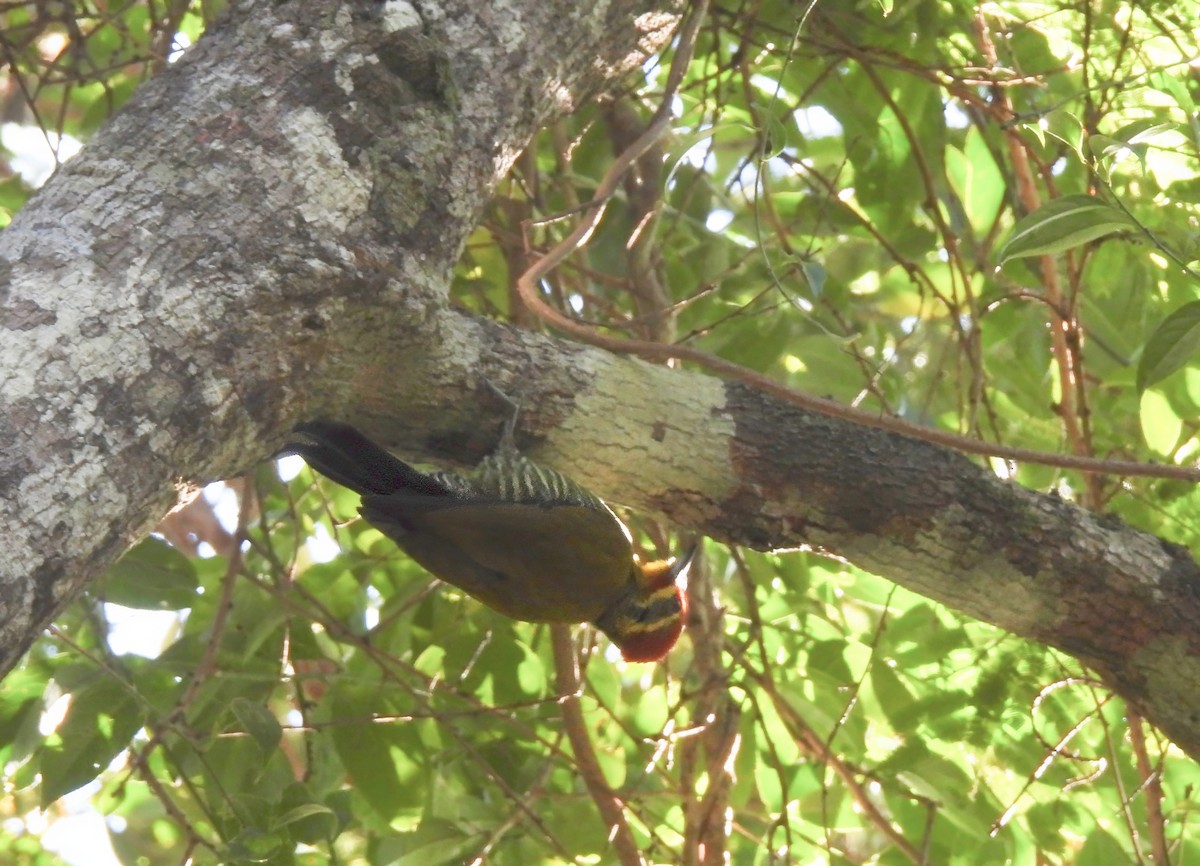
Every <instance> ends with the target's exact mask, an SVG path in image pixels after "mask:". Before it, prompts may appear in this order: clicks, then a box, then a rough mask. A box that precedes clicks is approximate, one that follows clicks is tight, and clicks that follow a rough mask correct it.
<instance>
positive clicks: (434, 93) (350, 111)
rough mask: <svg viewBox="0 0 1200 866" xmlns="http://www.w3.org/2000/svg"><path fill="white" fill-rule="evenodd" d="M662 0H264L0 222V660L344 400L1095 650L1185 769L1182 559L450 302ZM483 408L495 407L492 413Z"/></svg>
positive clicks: (1191, 632)
mask: <svg viewBox="0 0 1200 866" xmlns="http://www.w3.org/2000/svg"><path fill="white" fill-rule="evenodd" d="M677 14H678V8H677V5H672V4H670V3H666V2H659V3H651V2H650V0H628V2H614V3H610V4H607V5H605V4H598V5H596V7H595V8H590V7H587V6H586V5H579V4H574V3H566V2H558V3H555V2H547V0H509V2H507V3H491V4H481V3H477V2H470V0H445V2H441V3H434V2H416V3H409V2H404V0H399V2H397V0H390V2H386V3H380V2H375V0H370V2H368V0H360V2H351V3H346V2H338V0H305V2H286V3H278V2H267V0H258V2H246V3H243V4H241V5H240V6H239V7H238V8H237V9H236V10H235V12H234V13H233V14H232V15H231V16H230V17H229V19H228V20H227V21H225V22H224V23H223V24H221V25H219V26H217V27H215V28H213V29H212V30H211V31H210V32H209V33H208V34H206V35H205V37H204V38H203V40H201V42H200V43H199V44H198V45H197V46H196V47H195V48H194V49H192V50H191V51H190V52H189V53H188V54H187V55H186V56H185V58H184V59H183V60H182V61H180V62H179V63H178V64H176V65H175V66H174V67H172V68H171V69H170V70H168V71H167V72H166V73H164V74H163V75H161V76H159V77H158V78H156V79H154V80H153V81H151V82H150V83H148V84H147V85H146V86H145V87H144V88H143V89H142V90H141V91H139V93H138V94H137V96H136V97H135V99H134V101H133V102H132V103H131V104H130V105H129V106H127V107H126V108H125V109H124V110H123V111H122V112H121V113H120V115H119V116H118V117H116V118H115V119H114V120H113V121H112V122H111V123H110V124H109V125H108V126H107V127H106V128H105V129H104V130H103V131H102V132H101V133H99V134H98V135H97V136H96V137H95V138H94V139H93V141H92V142H91V143H90V144H89V145H88V147H87V148H86V149H85V151H84V152H83V154H81V155H80V156H79V157H78V158H76V159H75V160H74V161H72V162H71V163H70V164H69V165H68V166H66V167H65V168H64V169H63V170H61V171H60V172H59V173H58V174H57V175H56V176H55V177H54V178H53V179H52V180H51V182H50V183H49V184H48V185H47V187H46V188H45V189H44V190H42V191H41V192H40V193H39V194H38V195H37V196H36V197H35V198H34V200H32V201H31V202H30V203H29V204H28V205H27V207H26V208H25V209H24V210H23V211H22V212H21V213H20V214H19V215H18V217H17V219H16V220H15V221H14V223H13V224H12V225H11V226H10V227H9V228H7V229H5V230H4V232H3V234H2V235H0V271H2V274H0V277H2V278H0V302H2V304H3V306H2V308H0V331H2V332H3V340H0V382H2V386H0V508H2V509H3V520H4V525H5V527H6V529H7V532H6V542H7V544H6V550H5V554H6V555H5V557H4V558H3V561H2V562H0V671H7V670H9V669H10V668H11V667H12V666H13V665H14V664H15V663H16V661H17V660H18V659H19V658H20V655H21V654H22V653H23V652H24V651H25V650H26V649H27V648H28V647H29V645H30V643H31V642H32V640H33V639H34V637H35V636H36V635H37V634H38V633H39V631H40V630H41V629H42V628H44V627H45V626H46V625H47V624H48V623H49V622H50V621H51V619H52V618H53V617H54V615H55V614H56V613H57V612H58V611H59V610H61V609H62V607H63V605H65V604H66V603H67V602H68V601H70V600H71V599H72V598H73V597H75V596H76V595H77V594H78V593H79V591H80V590H81V589H82V588H83V587H85V586H86V585H87V584H88V582H89V581H91V580H92V579H93V578H95V577H96V576H97V575H98V574H100V573H101V572H103V571H104V569H105V568H106V567H107V566H108V565H109V564H111V563H112V562H113V560H115V559H116V558H117V557H118V556H119V555H120V554H121V553H122V551H124V550H125V548H126V547H127V546H128V545H129V544H130V543H131V542H132V541H133V540H135V539H137V538H138V537H140V536H141V535H143V534H144V533H145V532H146V531H147V530H148V529H150V528H151V527H152V526H153V525H154V524H155V523H156V522H157V521H158V520H160V519H161V517H162V516H163V514H164V513H165V512H166V511H167V510H169V509H170V508H171V507H172V506H173V505H175V504H176V503H177V502H178V501H179V500H180V498H181V495H182V493H183V492H184V491H185V490H187V489H188V488H190V487H193V486H194V485H195V484H197V483H200V482H204V481H208V480H211V479H216V478H222V477H229V476H232V475H235V474H237V473H239V472H241V471H244V470H246V469H247V468H249V467H251V466H252V465H253V464H254V463H256V462H257V461H260V460H262V459H264V458H265V457H266V456H268V455H269V454H270V453H272V451H273V450H274V449H275V447H276V446H277V445H278V444H279V443H280V442H281V441H282V439H283V437H284V436H285V435H286V433H287V431H288V430H289V429H290V428H291V427H292V426H293V425H294V424H295V423H296V422H297V421H299V420H301V419H303V418H307V417H314V416H331V417H343V418H347V419H349V420H351V421H353V422H355V423H357V424H360V425H361V426H363V427H364V428H365V429H366V430H367V431H368V432H369V433H371V434H372V435H374V436H376V437H378V438H380V439H381V440H383V441H384V442H387V443H388V444H390V445H392V446H395V447H396V448H397V450H398V451H401V452H403V453H406V454H408V455H409V456H411V457H415V458H418V459H422V460H432V461H441V462H446V463H457V464H471V463H473V462H475V460H477V459H478V457H479V456H481V455H482V454H483V453H485V452H486V451H488V450H489V449H490V448H491V447H492V446H493V445H494V443H495V441H496V434H497V431H498V429H499V427H500V424H501V423H502V420H503V417H504V415H505V409H504V407H503V406H500V405H498V404H496V403H495V401H492V400H490V399H489V397H488V396H487V395H488V393H489V392H488V390H487V389H486V388H485V387H484V386H483V382H484V380H485V379H486V380H490V381H492V382H494V383H496V384H497V385H499V386H500V387H502V388H504V389H506V390H508V391H509V392H511V393H519V394H520V396H521V399H522V403H523V406H524V407H525V411H524V412H523V415H522V431H521V437H520V439H519V444H520V445H522V447H523V448H525V449H526V450H529V451H530V452H531V453H532V454H534V455H535V456H537V457H538V458H539V459H541V460H544V461H546V462H547V463H550V464H552V465H555V466H557V467H559V468H561V469H563V470H564V471H566V472H568V473H569V474H571V475H573V476H575V477H577V478H579V479H580V480H581V481H583V482H585V483H586V484H587V485H588V486H589V487H591V488H592V489H595V490H596V491H597V492H598V493H600V494H601V495H604V496H605V497H606V498H610V499H613V500H615V501H618V502H621V503H624V504H627V505H631V506H634V507H637V508H641V509H646V510H651V511H656V512H659V513H661V514H664V515H666V516H667V517H669V518H671V519H672V520H674V521H675V522H676V523H678V524H679V525H681V526H686V527H689V528H692V529H695V530H696V531H698V532H702V533H705V534H708V535H710V536H712V537H714V538H717V539H719V540H721V541H727V542H732V543H738V544H744V545H749V546H752V547H756V548H773V547H774V548H778V547H790V546H798V545H810V546H813V547H815V548H818V549H821V550H825V551H829V552H831V553H835V554H837V555H841V556H844V557H846V558H847V559H849V560H851V561H853V562H855V563H856V564H858V565H860V566H862V567H864V568H866V569H868V570H870V571H873V572H876V573H878V574H881V575H884V576H886V577H889V578H892V579H894V580H896V581H897V582H898V583H901V584H903V585H905V586H907V587H909V588H911V589H914V590H915V591H917V592H920V593H923V594H925V595H927V596H929V597H931V598H935V599H938V600H940V601H943V602H945V603H947V604H949V605H951V606H953V607H956V608H958V609H959V610H962V611H964V612H966V613H969V614H971V615H974V616H977V617H979V618H981V619H984V620H987V621H990V622H993V623H996V624H998V625H1001V626H1003V627H1005V628H1008V629H1011V630H1012V631H1014V632H1016V633H1018V634H1021V635H1023V636H1026V637H1029V638H1032V639H1035V640H1039V641H1042V642H1045V643H1047V644H1051V645H1053V646H1058V647H1061V648H1063V649H1064V650H1066V651H1068V652H1070V653H1072V654H1074V655H1076V656H1077V657H1078V658H1080V659H1081V660H1082V661H1084V662H1086V663H1087V664H1089V665H1092V666H1094V667H1095V668H1096V669H1097V670H1098V671H1100V673H1101V674H1102V675H1103V676H1105V677H1106V678H1107V679H1108V680H1109V681H1110V682H1111V683H1112V684H1113V685H1114V686H1115V687H1116V688H1117V689H1118V690H1119V691H1120V692H1121V693H1122V694H1123V695H1125V696H1126V697H1127V698H1129V699H1130V700H1132V701H1133V702H1134V704H1135V705H1136V706H1138V707H1139V708H1140V709H1141V710H1142V711H1143V713H1144V714H1145V715H1146V716H1147V717H1148V718H1150V719H1151V720H1152V721H1154V722H1156V723H1157V724H1158V725H1160V726H1161V727H1162V728H1163V729H1164V730H1165V731H1166V732H1167V733H1168V734H1169V735H1170V736H1171V737H1172V738H1173V739H1174V740H1175V741H1176V742H1178V743H1179V744H1180V745H1181V746H1182V747H1183V748H1185V749H1187V750H1188V751H1189V752H1190V753H1191V754H1192V755H1193V756H1197V757H1200V691H1198V690H1196V689H1195V688H1194V687H1193V684H1194V683H1195V682H1196V681H1197V680H1198V679H1200V661H1198V660H1197V653H1198V652H1200V569H1197V566H1196V563H1195V561H1194V560H1193V559H1192V557H1191V556H1190V555H1188V554H1187V552H1186V551H1183V550H1182V549H1180V548H1177V547H1174V546H1172V545H1170V544H1168V543H1166V542H1163V541H1161V540H1159V539H1157V538H1154V537H1152V536H1149V535H1146V534H1144V533H1140V532H1137V531H1134V530H1132V529H1130V528H1128V527H1126V526H1124V525H1122V524H1120V523H1119V522H1117V521H1113V520H1110V519H1108V518H1104V517H1100V516H1096V515H1092V514H1088V513H1086V512H1083V511H1081V510H1079V509H1077V508H1074V507H1073V506H1071V505H1068V504H1066V503H1063V502H1061V501H1059V500H1058V499H1055V498H1053V497H1048V496H1043V495H1039V494H1036V493H1033V492H1030V491H1027V490H1023V489H1020V488H1017V487H1014V486H1012V485H1009V484H1006V483H1004V482H1002V481H1000V480H998V479H996V478H995V477H994V476H993V475H992V474H990V473H989V472H987V471H985V470H983V469H981V468H979V467H978V466H976V465H974V464H972V463H970V462H969V461H967V460H966V459H964V458H961V457H959V456H957V455H954V454H951V453H949V452H946V451H945V450H943V449H940V448H937V447H934V446H931V445H927V444H925V443H922V442H917V441H913V440H909V439H906V438H904V437H900V436H897V435H894V434H889V433H883V432H880V431H877V430H870V429H864V428H859V427H856V426H854V425H851V424H848V423H846V422H842V421H836V420H833V419H828V418H824V417H821V416H819V415H814V414H812V413H809V412H805V411H802V410H800V409H797V408H793V407H790V406H788V405H785V404H782V403H780V402H779V401H778V400H777V399H775V398H772V397H769V396H766V395H763V394H760V393H757V392H755V391H753V390H751V389H749V388H748V387H746V386H742V385H736V384H728V383H723V382H721V381H719V380H715V379H712V378H709V377H704V376H699V375H696V374H692V373H681V372H676V371H671V370H668V369H665V368H662V367H655V366H652V365H648V364H645V363H642V362H639V361H634V360H630V359H626V358H620V357H615V356H613V355H611V354H608V353H605V352H601V351H598V350H595V349H592V348H586V347H581V346H579V345H576V344H572V343H568V342H565V341H562V340H557V339H554V338H551V337H547V336H543V335H539V334H534V333H530V332H528V331H522V330H518V329H515V328H512V327H508V326H504V325H501V324H497V323H495V322H491V321H488V320H482V319H479V318H474V317H471V316H468V315H465V314H463V313H461V312H458V311H455V310H452V309H451V308H450V307H449V306H448V305H447V303H446V296H447V286H448V282H449V273H450V269H451V267H452V266H453V264H454V262H455V261H456V259H457V258H458V255H459V253H460V251H461V248H462V244H463V241H464V238H465V237H466V236H467V234H468V232H469V231H470V230H471V228H472V227H473V226H474V223H475V221H476V219H477V218H478V215H479V213H480V210H481V208H482V206H483V204H484V202H485V201H486V200H487V198H488V196H489V194H490V191H491V189H492V187H493V185H494V183H495V182H496V180H497V179H498V178H499V177H501V176H502V175H503V174H504V172H505V171H506V170H507V168H508V166H509V165H510V163H511V162H512V160H513V159H514V157H515V156H516V154H518V153H519V152H520V150H521V149H522V147H523V146H524V145H525V143H526V142H527V140H528V138H529V136H530V135H531V134H532V133H533V132H534V130H536V129H537V127H538V126H539V125H541V124H544V123H546V122H547V121H549V120H551V119H553V118H554V117H556V116H560V115H562V114H564V113H566V112H570V111H572V110H574V109H575V108H576V107H577V106H579V105H580V104H582V103H584V102H586V101H587V100H589V99H591V98H593V97H594V96H595V95H596V94H597V93H599V92H600V91H601V90H603V89H604V88H605V87H607V86H610V85H611V84H613V83H614V82H616V81H618V80H619V79H620V78H621V77H622V76H623V75H625V74H626V73H628V72H630V71H632V70H635V69H636V68H638V66H639V65H640V64H641V63H642V62H643V60H644V59H645V57H646V56H647V55H648V54H649V53H651V52H653V51H654V50H657V49H658V48H660V47H661V46H662V45H663V44H664V43H665V41H666V39H667V38H668V36H669V34H670V32H671V31H672V29H673V28H674V26H675V24H676V22H677ZM481 418H482V422H481V420H480V419H481Z"/></svg>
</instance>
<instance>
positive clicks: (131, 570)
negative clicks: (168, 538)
mask: <svg viewBox="0 0 1200 866" xmlns="http://www.w3.org/2000/svg"><path fill="white" fill-rule="evenodd" d="M197 585H198V580H197V578H196V569H195V568H193V567H192V563H191V561H190V560H189V559H188V558H187V557H186V556H184V555H183V554H182V553H180V552H179V551H178V550H176V549H175V548H173V547H171V545H169V544H167V543H166V542H165V541H162V540H160V539H157V538H153V537H151V538H146V539H144V540H143V541H142V542H141V543H140V544H138V545H137V546H135V547H134V548H133V549H132V550H130V551H129V552H128V553H126V554H125V555H124V556H122V557H121V558H120V559H119V560H117V562H116V563H115V564H114V565H113V566H112V567H111V568H110V569H109V570H108V572H107V573H106V574H105V576H104V583H103V584H102V590H101V591H102V592H103V594H104V598H105V600H106V601H111V602H114V603H115V604H121V605H124V606H125V607H133V608H140V609H143V610H180V609H182V608H187V607H191V606H192V604H193V603H194V602H195V600H196V587H197Z"/></svg>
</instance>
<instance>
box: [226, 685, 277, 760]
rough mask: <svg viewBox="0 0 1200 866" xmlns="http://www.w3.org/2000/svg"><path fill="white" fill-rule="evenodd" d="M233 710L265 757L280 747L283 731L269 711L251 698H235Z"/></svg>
mask: <svg viewBox="0 0 1200 866" xmlns="http://www.w3.org/2000/svg"><path fill="white" fill-rule="evenodd" d="M231 709H232V710H233V714H234V715H235V716H236V717H237V720H238V722H239V723H240V724H241V726H242V729H243V730H245V731H246V733H248V734H249V735H250V736H251V737H253V738H254V742H256V743H258V747H259V748H260V749H262V751H263V754H264V755H267V754H270V753H271V752H273V751H275V749H276V748H278V747H279V741H280V739H281V738H282V737H283V729H282V728H280V727H279V720H278V719H276V718H275V716H274V714H273V713H272V712H271V711H270V710H269V709H267V708H266V707H265V706H263V705H262V704H260V703H258V702H257V701H252V700H250V699H249V698H234V699H233V705H232V707H231Z"/></svg>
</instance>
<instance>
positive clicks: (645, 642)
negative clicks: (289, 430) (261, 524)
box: [280, 411, 695, 662]
mask: <svg viewBox="0 0 1200 866" xmlns="http://www.w3.org/2000/svg"><path fill="white" fill-rule="evenodd" d="M515 421H516V413H515V411H514V413H513V415H512V417H511V418H510V419H509V421H508V423H507V424H506V425H505V429H504V433H503V435H502V437H501V440H500V445H499V447H498V448H497V449H496V451H495V452H494V453H493V454H491V455H490V456H488V457H485V458H484V459H483V461H482V462H480V464H479V465H478V466H477V467H476V468H475V470H474V471H473V472H472V473H471V474H469V475H459V474H456V473H453V472H430V473H423V472H420V471H418V470H416V469H414V468H413V467H411V466H409V465H408V464H407V463H404V462H403V461H401V460H399V459H397V458H396V457H394V456H392V455H391V454H389V453H388V452H387V451H385V450H384V449H383V448H381V447H380V446H378V445H376V444H375V443H374V442H372V441H371V440H370V439H368V438H367V437H366V436H364V435H363V434H362V433H360V432H359V431H358V430H356V429H355V428H353V427H351V426H349V425H347V424H342V423H337V422H332V421H313V422H309V423H306V424H302V425H300V426H299V427H297V428H296V431H295V434H294V435H293V437H292V439H291V441H289V443H288V444H287V445H286V446H284V448H283V449H282V451H280V454H281V455H282V454H298V455H300V456H301V457H303V458H304V460H305V461H306V462H307V463H308V465H309V466H311V467H312V468H313V469H315V470H316V471H318V472H320V473H321V474H322V475H325V476H326V477H328V478H330V479H331V480H333V481H336V482H337V483H339V484H341V485H343V486H345V487H348V488H350V489H351V490H353V491H354V492H355V493H357V494H359V495H360V496H361V497H362V504H361V506H360V507H359V513H360V514H362V516H363V518H365V519H366V520H367V522H368V523H370V524H372V525H373V526H375V527H376V528H377V529H378V530H379V531H380V532H382V533H383V534H384V535H386V536H387V537H388V538H390V539H392V541H394V542H395V543H396V544H397V545H399V546H400V548H401V549H402V550H404V551H405V552H406V553H407V554H408V555H409V556H410V557H412V558H413V559H414V560H416V562H417V563H419V564H420V565H421V566H423V567H424V568H425V569H426V570H427V571H429V572H430V573H431V574H433V575H434V576H435V577H439V578H441V579H442V580H444V581H446V582H447V583H451V584H453V585H454V586H457V587H458V588H459V589H461V590H463V591H464V592H466V593H467V594H468V595H471V596H473V597H474V598H476V599H478V600H479V601H481V602H483V603H484V604H486V605H487V606H488V607H490V608H493V609H494V610H497V611H499V612H500V613H502V614H504V615H506V616H509V617H512V618H513V619H519V620H525V621H527V622H546V623H580V622H588V623H592V624H593V625H595V626H596V628H598V629H600V631H602V632H604V634H606V635H607V636H608V637H609V639H610V640H612V642H613V643H614V644H616V645H617V647H618V648H619V649H620V650H621V654H622V656H623V657H624V658H625V659H626V661H631V662H651V661H657V660H659V659H661V658H662V657H663V656H665V655H666V654H667V653H668V652H669V651H670V649H671V647H673V646H674V645H675V642H676V640H678V638H679V635H680V633H681V632H682V631H683V621H684V615H685V613H686V601H685V598H684V595H683V592H682V591H681V590H680V588H679V586H678V585H677V583H676V581H677V580H678V579H679V578H680V577H681V576H682V575H683V574H685V573H686V571H687V568H688V565H689V563H690V560H691V555H692V553H693V552H694V550H695V548H693V549H692V551H690V552H689V553H688V554H687V555H686V556H683V557H680V558H679V559H678V560H668V561H665V562H651V563H646V564H642V563H640V562H639V561H638V558H637V557H636V556H635V555H634V552H633V540H632V537H631V536H630V534H629V530H628V529H627V528H626V527H625V525H624V524H623V523H622V522H621V521H620V519H618V517H617V516H616V515H615V514H614V513H613V512H612V510H611V509H610V508H609V507H608V506H607V505H605V504H604V502H603V501H601V500H600V498H599V497H597V496H595V495H594V494H592V493H590V492H588V491H587V490H585V489H584V488H583V487H581V486H580V485H579V484H577V483H575V482H574V481H572V480H571V479H570V478H567V477H566V476H565V475H562V474H560V473H558V472H555V471H554V470H553V469H549V468H547V467H545V466H541V465H539V464H537V463H535V462H534V461H532V460H530V459H528V458H527V457H524V456H522V455H521V454H520V453H519V452H518V451H517V449H516V446H515V445H514V444H513V427H514V426H515Z"/></svg>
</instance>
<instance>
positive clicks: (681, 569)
mask: <svg viewBox="0 0 1200 866" xmlns="http://www.w3.org/2000/svg"><path fill="white" fill-rule="evenodd" d="M699 549H700V542H699V541H696V542H693V543H692V546H691V547H689V548H688V549H687V552H686V553H684V554H683V556H680V557H677V558H676V559H674V560H673V561H672V562H671V570H670V572H669V573H670V575H671V580H672V582H674V581H676V580H679V578H681V577H687V573H688V569H689V568H691V567H692V561H693V560H695V558H696V551H697V550H699Z"/></svg>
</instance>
